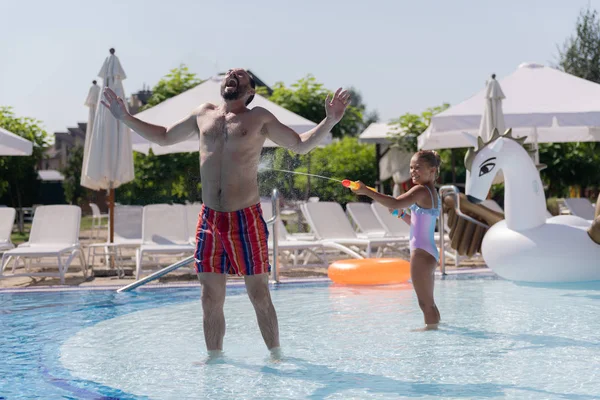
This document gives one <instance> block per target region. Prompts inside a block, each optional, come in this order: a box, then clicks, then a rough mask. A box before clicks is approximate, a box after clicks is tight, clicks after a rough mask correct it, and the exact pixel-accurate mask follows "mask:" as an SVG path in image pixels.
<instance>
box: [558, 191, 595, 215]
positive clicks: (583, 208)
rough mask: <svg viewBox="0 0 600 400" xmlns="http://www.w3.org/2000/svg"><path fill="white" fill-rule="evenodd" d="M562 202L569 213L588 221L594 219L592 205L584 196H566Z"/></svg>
mask: <svg viewBox="0 0 600 400" xmlns="http://www.w3.org/2000/svg"><path fill="white" fill-rule="evenodd" d="M564 203H565V206H567V208H568V209H569V212H570V213H571V214H573V215H575V216H578V217H581V218H583V219H587V220H590V221H591V220H593V219H594V212H595V209H594V205H593V204H592V202H591V201H589V200H588V199H586V198H585V197H571V198H566V199H564Z"/></svg>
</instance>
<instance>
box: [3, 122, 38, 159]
mask: <svg viewBox="0 0 600 400" xmlns="http://www.w3.org/2000/svg"><path fill="white" fill-rule="evenodd" d="M32 152H33V143H31V142H30V141H29V140H27V139H23V138H22V137H21V136H18V135H15V134H14V133H12V132H9V131H7V130H6V129H3V128H0V156H30V155H31V153H32Z"/></svg>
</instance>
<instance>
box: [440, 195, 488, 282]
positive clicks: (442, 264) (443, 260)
mask: <svg viewBox="0 0 600 400" xmlns="http://www.w3.org/2000/svg"><path fill="white" fill-rule="evenodd" d="M439 193H440V198H441V199H442V204H443V202H444V196H454V210H455V212H456V215H458V216H459V217H461V218H464V219H466V220H467V221H470V222H472V223H474V224H476V225H479V226H482V227H484V228H489V226H488V225H486V224H484V223H482V222H479V221H477V220H476V219H474V218H471V217H469V216H468V215H466V214H463V212H462V211H460V196H459V194H460V191H459V190H458V188H457V187H456V186H454V185H446V186H442V187H441V188H440V190H439ZM439 231H440V269H441V272H442V275H446V253H445V252H446V247H445V244H446V243H445V242H446V239H445V237H444V236H445V234H446V232H445V221H444V210H443V208H442V212H440V227H439Z"/></svg>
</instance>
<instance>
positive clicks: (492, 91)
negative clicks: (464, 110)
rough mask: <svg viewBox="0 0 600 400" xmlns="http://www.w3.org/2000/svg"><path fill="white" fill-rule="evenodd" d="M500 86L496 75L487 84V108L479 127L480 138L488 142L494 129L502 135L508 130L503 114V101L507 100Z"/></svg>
mask: <svg viewBox="0 0 600 400" xmlns="http://www.w3.org/2000/svg"><path fill="white" fill-rule="evenodd" d="M505 98H506V96H504V93H503V92H502V88H501V87H500V84H499V83H498V81H497V80H496V75H495V74H494V75H492V79H491V80H490V81H488V82H487V84H486V88H485V108H484V110H483V116H482V117H481V124H480V125H479V136H481V138H482V139H483V140H484V141H485V142H488V141H489V140H490V139H491V138H492V132H493V131H494V128H496V129H498V131H499V132H500V133H504V131H505V130H506V129H505V127H504V114H503V113H502V100H503V99H505Z"/></svg>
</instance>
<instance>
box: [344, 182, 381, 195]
mask: <svg viewBox="0 0 600 400" xmlns="http://www.w3.org/2000/svg"><path fill="white" fill-rule="evenodd" d="M342 185H343V186H344V187H347V188H350V189H352V190H356V189H358V182H355V181H351V180H350V179H344V180H343V181H342ZM367 187H368V188H369V189H371V190H372V191H374V192H376V191H377V190H375V188H372V187H371V186H367Z"/></svg>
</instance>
